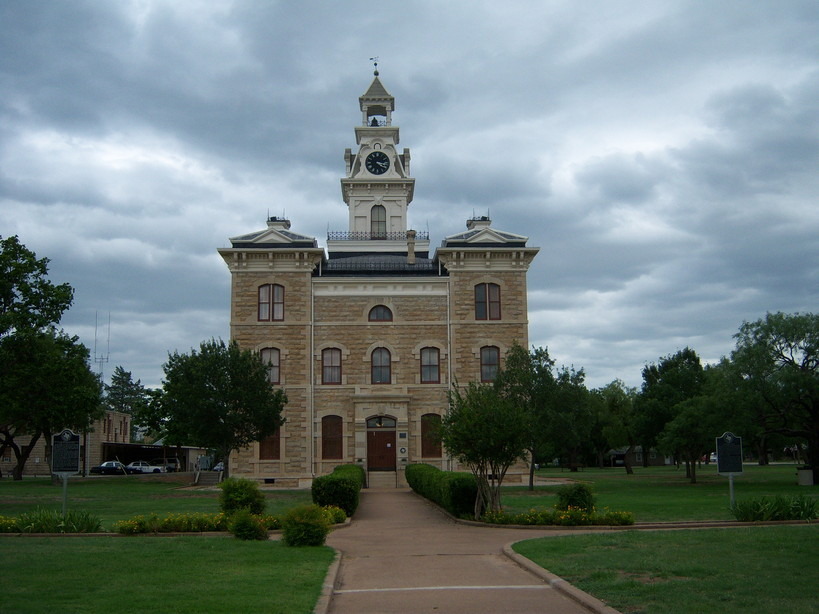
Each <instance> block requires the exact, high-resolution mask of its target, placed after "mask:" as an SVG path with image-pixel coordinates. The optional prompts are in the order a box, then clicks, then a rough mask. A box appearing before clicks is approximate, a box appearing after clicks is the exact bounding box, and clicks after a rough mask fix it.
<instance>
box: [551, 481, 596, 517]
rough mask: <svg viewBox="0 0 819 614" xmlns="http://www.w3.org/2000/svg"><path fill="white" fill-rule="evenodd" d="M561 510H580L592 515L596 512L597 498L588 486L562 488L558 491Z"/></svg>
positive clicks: (573, 485) (558, 503)
mask: <svg viewBox="0 0 819 614" xmlns="http://www.w3.org/2000/svg"><path fill="white" fill-rule="evenodd" d="M556 494H557V504H556V505H555V507H556V508H557V509H559V510H569V509H579V510H583V511H585V512H588V513H589V514H591V513H592V512H594V504H595V497H594V495H593V494H592V490H591V487H590V486H589V485H588V484H569V485H566V486H560V487H559V488H558V489H557V491H556Z"/></svg>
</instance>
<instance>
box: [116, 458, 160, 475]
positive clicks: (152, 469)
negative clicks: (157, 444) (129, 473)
mask: <svg viewBox="0 0 819 614" xmlns="http://www.w3.org/2000/svg"><path fill="white" fill-rule="evenodd" d="M125 469H126V470H127V469H132V470H133V472H134V473H165V465H152V464H151V463H149V462H148V461H134V462H132V463H128V464H127V465H126V466H125Z"/></svg>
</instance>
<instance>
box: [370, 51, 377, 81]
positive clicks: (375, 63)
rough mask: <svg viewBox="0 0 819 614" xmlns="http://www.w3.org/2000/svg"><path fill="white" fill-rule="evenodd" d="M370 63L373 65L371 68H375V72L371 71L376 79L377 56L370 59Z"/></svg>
mask: <svg viewBox="0 0 819 614" xmlns="http://www.w3.org/2000/svg"><path fill="white" fill-rule="evenodd" d="M370 62H372V63H373V67H374V68H375V70H373V74H374V75H375V76H376V77H377V76H378V56H375V57H373V58H370Z"/></svg>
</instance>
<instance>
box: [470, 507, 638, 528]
mask: <svg viewBox="0 0 819 614" xmlns="http://www.w3.org/2000/svg"><path fill="white" fill-rule="evenodd" d="M482 520H483V521H484V522H486V523H487V524H515V525H540V526H548V525H558V526H565V527H579V526H615V527H616V526H629V525H633V524H634V514H632V513H631V512H609V511H608V510H607V511H605V512H603V513H600V514H598V513H597V512H587V511H585V510H581V509H578V508H571V509H568V510H554V509H549V510H529V511H528V512H525V513H522V514H509V513H506V512H486V513H485V514H484V515H483V516H482Z"/></svg>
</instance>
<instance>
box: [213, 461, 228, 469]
mask: <svg viewBox="0 0 819 614" xmlns="http://www.w3.org/2000/svg"><path fill="white" fill-rule="evenodd" d="M213 470H214V471H224V470H225V463H223V462H222V461H219V462H218V463H216V464H215V465H214V466H213Z"/></svg>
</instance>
